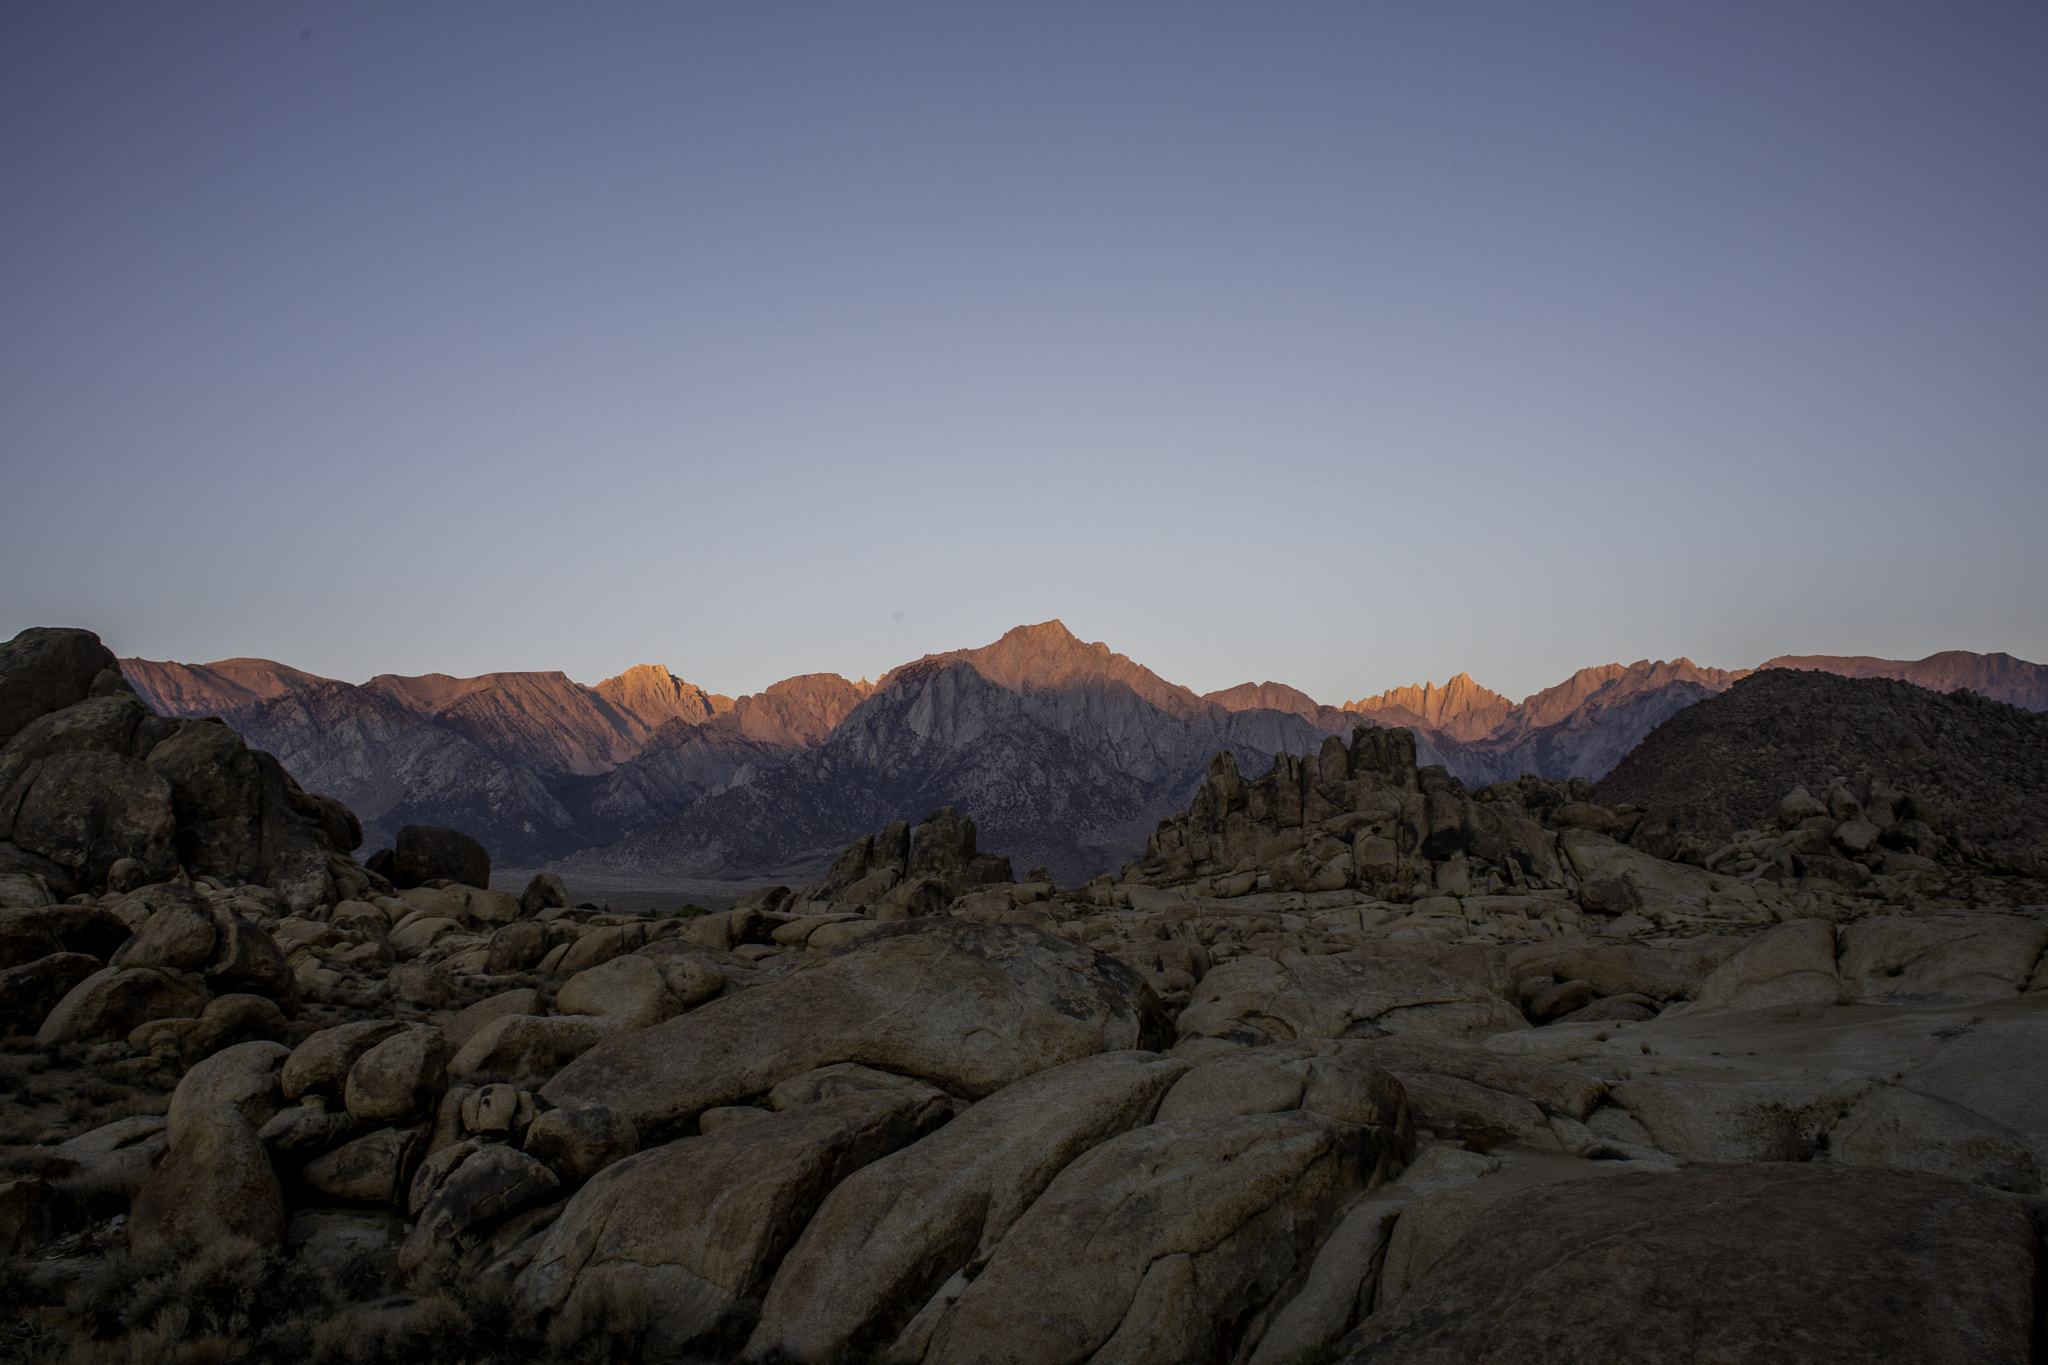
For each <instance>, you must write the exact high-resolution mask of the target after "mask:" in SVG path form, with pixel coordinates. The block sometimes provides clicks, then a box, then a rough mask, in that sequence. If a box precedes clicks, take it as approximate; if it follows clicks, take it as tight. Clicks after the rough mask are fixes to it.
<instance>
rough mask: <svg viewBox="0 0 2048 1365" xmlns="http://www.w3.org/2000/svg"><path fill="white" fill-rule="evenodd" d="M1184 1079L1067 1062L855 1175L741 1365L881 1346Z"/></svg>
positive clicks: (790, 1267)
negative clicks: (1089, 1154)
mask: <svg viewBox="0 0 2048 1365" xmlns="http://www.w3.org/2000/svg"><path fill="white" fill-rule="evenodd" d="M1188 1067H1189V1064H1188V1063H1187V1062H1184V1061H1180V1060H1177V1059H1174V1058H1162V1057H1160V1056H1159V1055H1158V1054H1156V1053H1151V1052H1131V1051H1125V1052H1108V1053H1103V1054H1101V1055H1099V1056H1095V1057H1084V1058H1082V1059H1081V1060H1080V1061H1077V1062H1068V1063H1066V1064H1064V1065H1062V1066H1056V1067H1053V1068H1051V1069H1050V1070H1047V1071H1041V1072H1039V1073H1038V1074H1037V1075H1035V1076H1030V1077H1027V1078H1025V1079H1024V1080H1021V1081H1018V1082H1017V1083H1016V1084H1015V1085H1011V1086H1008V1087H1006V1088H1004V1089H1002V1090H999V1091H997V1092H996V1093H995V1094H994V1095H992V1096H990V1097H989V1098H988V1099H985V1100H983V1101H982V1102H981V1103H980V1104H977V1105H975V1106H974V1107H973V1108H971V1109H969V1110H968V1111H967V1112H966V1113H965V1114H962V1115H961V1116H960V1117H959V1118H956V1119H954V1120H953V1121H952V1122H951V1123H949V1124H947V1125H946V1126H945V1127H944V1128H941V1129H940V1130H939V1131H938V1132H936V1133H934V1134H932V1135H931V1136H930V1137H928V1138H926V1139H924V1140H923V1141H922V1142H919V1143H917V1144H916V1145H914V1146H911V1147H907V1148H905V1149H903V1150H902V1151H900V1152H896V1153H894V1154H892V1155H890V1156H886V1157H883V1158H882V1159H881V1160H879V1161H877V1162H875V1163H874V1164H872V1165H870V1166H866V1167H863V1168H862V1169H861V1170H859V1171H857V1172H855V1173H854V1174H853V1175H852V1176H849V1177H848V1178H847V1179H846V1181H845V1182H844V1183H843V1184H841V1185H840V1186H839V1188H837V1189H835V1190H834V1191H833V1192H832V1194H831V1195H830V1197H828V1198H827V1199H826V1200H825V1202H824V1204H823V1206H822V1207H820V1208H819V1210H818V1214H817V1216H816V1217H815V1218H813V1219H812V1220H811V1222H810V1225H809V1226H808V1227H806V1228H805V1229H804V1233H803V1236H802V1237H801V1238H800V1239H799V1240H798V1242H797V1244H796V1246H795V1248H794V1249H793V1250H792V1251H791V1252H790V1253H789V1257H788V1259H787V1260H785V1261H784V1262H783V1265H782V1269H781V1270H780V1271H779V1272H778V1273H777V1274H776V1276H775V1282H774V1284H772V1285H771V1286H770V1287H769V1290H768V1296H767V1299H766V1300H765V1301H764V1302H763V1304H762V1307H761V1322H760V1325H759V1326H758V1327H757V1328H756V1329H755V1332H754V1335H753V1338H752V1340H750V1341H749V1342H748V1343H747V1351H746V1354H747V1356H748V1358H749V1359H789V1360H797V1361H806V1362H818V1363H819V1365H823V1363H824V1362H830V1361H835V1360H838V1359H840V1358H842V1357H843V1356H844V1355H845V1354H846V1353H847V1351H848V1350H849V1348H853V1349H856V1350H859V1349H866V1348H868V1347H870V1346H872V1345H877V1344H881V1343H883V1342H886V1341H887V1340H889V1339H891V1338H893V1337H894V1336H895V1335H896V1333H897V1332H898V1331H900V1330H901V1329H902V1327H903V1325H904V1324H905V1322H907V1321H908V1319H909V1318H910V1316H911V1314H913V1313H914V1312H916V1310H917V1309H918V1308H920V1307H922V1306H923V1304H924V1302H925V1300H927V1299H928V1298H930V1297H931V1294H932V1292H933V1291H934V1290H935V1289H937V1288H938V1287H939V1285H940V1284H941V1283H943V1282H944V1281H945V1280H946V1279H947V1278H948V1277H949V1276H951V1275H953V1274H954V1273H955V1272H956V1271H958V1270H959V1269H960V1268H961V1267H963V1266H965V1265H966V1264H967V1263H968V1262H969V1261H971V1260H972V1259H974V1257H975V1256H976V1255H978V1254H982V1253H985V1252H986V1251H987V1250H988V1249H989V1248H990V1247H992V1246H993V1245H995V1243H996V1242H997V1241H998V1240H999V1239H1000V1238H1001V1237H1002V1235H1003V1234H1004V1233H1005V1232H1007V1231H1008V1230H1009V1228H1010V1226H1011V1224H1013V1223H1014V1222H1016V1220H1017V1218H1018V1217H1019V1215H1021V1214H1022V1213H1023V1212H1024V1210H1025V1209H1026V1208H1028V1207H1030V1205H1031V1203H1032V1201H1033V1200H1035V1199H1036V1198H1037V1197H1038V1196H1039V1194H1040V1193H1042V1192H1043V1191H1044V1189H1045V1187H1046V1186H1047V1185H1048V1184H1050V1183H1051V1181H1052V1179H1053V1177H1054V1176H1056V1175H1058V1174H1059V1173H1060V1171H1061V1170H1063V1169H1065V1167H1066V1166H1067V1164H1068V1163H1069V1162H1071V1161H1072V1160H1073V1159H1074V1158H1075V1157H1077V1156H1079V1155H1080V1154H1081V1153H1082V1152H1085V1151H1087V1150H1088V1149H1089V1148H1091V1147H1093V1146H1095V1145H1096V1144H1097V1143H1100V1142H1102V1141H1104V1140H1106V1139H1108V1138H1111V1137H1114V1136H1116V1135H1117V1134H1119V1133H1123V1132H1126V1131H1128V1130H1129V1129H1131V1128H1133V1127H1135V1126H1137V1125H1139V1124H1143V1123H1147V1122H1150V1121H1151V1119H1152V1116H1153V1112H1154V1110H1156V1109H1157V1107H1158V1105H1159V1100H1160V1097H1161V1096H1162V1095H1164V1094H1165V1093H1166V1091H1167V1088H1168V1087H1169V1086H1171V1085H1173V1083H1174V1082H1175V1081H1176V1080H1178V1079H1179V1078H1180V1077H1181V1076H1182V1075H1183V1074H1184V1073H1185V1072H1186V1071H1187V1070H1188ZM786 1084H795V1082H787V1083H786ZM867 1093H871V1094H872V1093H875V1092H873V1091H869V1092H867ZM557 1112H561V1111H557Z"/></svg>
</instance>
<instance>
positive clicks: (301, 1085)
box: [280, 1019, 405, 1100]
mask: <svg viewBox="0 0 2048 1365" xmlns="http://www.w3.org/2000/svg"><path fill="white" fill-rule="evenodd" d="M404 1027H405V1025H404V1024H402V1023H400V1022H399V1021H398V1020H396V1019H359V1020H357V1021H356V1022H354V1023H352V1024H337V1025H336V1026H335V1027H333V1028H326V1029H321V1030H320V1031H319V1032H318V1033H316V1034H314V1035H313V1036H312V1037H310V1038H308V1039H306V1041H305V1042H303V1043H300V1044H299V1045H298V1046H297V1047H295V1048H293V1049H292V1055H291V1058H290V1059H289V1060H288V1061H286V1062H285V1064H284V1074H283V1076H282V1077H281V1078H280V1079H281V1083H282V1085H283V1087H284V1094H285V1098H286V1099H293V1100H296V1099H298V1098H300V1097H301V1096H304V1095H306V1094H309V1093H311V1092H313V1091H322V1092H325V1093H327V1094H331V1095H334V1096H336V1097H337V1098H339V1097H340V1095H341V1092H342V1087H343V1085H344V1083H345V1082H346V1081H347V1080H348V1073H349V1069H350V1068H351V1067H353V1066H354V1065H355V1064H356V1061H357V1059H358V1058H360V1057H361V1056H362V1055H363V1054H364V1053H365V1052H368V1051H369V1050H370V1049H371V1048H373V1047H375V1046H377V1044H379V1043H381V1042H383V1041H384V1040H385V1039H387V1038H389V1037H390V1036H391V1035H392V1034H394V1033H397V1032H398V1031H399V1030H400V1029H402V1028H404Z"/></svg>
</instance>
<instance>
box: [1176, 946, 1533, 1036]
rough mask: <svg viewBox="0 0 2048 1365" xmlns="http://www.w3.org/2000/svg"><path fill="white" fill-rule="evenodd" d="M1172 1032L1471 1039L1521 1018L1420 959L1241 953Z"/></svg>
mask: <svg viewBox="0 0 2048 1365" xmlns="http://www.w3.org/2000/svg"><path fill="white" fill-rule="evenodd" d="M1179 1026H1180V1032H1181V1035H1182V1036H1183V1037H1210V1038H1228V1039H1231V1040H1233V1041H1237V1042H1244V1043H1253V1044H1257V1043H1268V1042H1283V1041H1289V1040H1292V1039H1297V1038H1372V1037H1378V1036H1380V1035H1382V1034H1423V1035H1434V1036H1438V1037H1450V1038H1479V1037H1484V1036H1486V1035H1488V1034H1492V1033H1501V1032H1505V1031H1507V1030H1510V1029H1525V1028H1527V1027H1529V1021H1528V1020H1526V1019H1524V1018H1523V1017H1522V1015H1521V1012H1520V1011H1519V1010H1517V1009H1515V1008H1514V1007H1513V1006H1511V1005H1509V1004H1508V1003H1507V1002H1506V1001H1505V1000H1503V999H1501V998H1500V997H1499V996H1496V995H1494V994H1492V993H1490V992H1488V991H1486V990H1485V989H1483V988H1482V987H1480V986H1478V985H1476V984H1475V983H1473V982H1472V981H1470V980H1469V979H1467V978H1465V977H1461V976H1456V975H1453V974H1452V973H1450V972H1446V971H1439V970H1438V969H1437V968H1435V967H1429V966H1425V965H1424V964H1422V963H1420V962H1408V961H1405V960H1403V959H1401V958H1390V957H1368V956H1365V955H1363V954H1359V953H1330V954H1318V955H1315V956H1310V955H1308V954H1305V953H1299V952H1294V951H1288V952H1284V953H1282V954H1281V955H1280V957H1279V959H1278V960H1275V959H1273V958H1269V957H1265V956H1257V957H1241V958H1238V959H1237V960H1236V961H1234V962H1226V963H1224V964H1223V965H1222V966H1220V967H1214V968H1211V969H1210V971H1209V974H1208V975H1207V976H1204V977H1203V978H1202V980H1201V982H1200V983H1199V984H1198V985H1197V986H1196V987H1195V989H1194V991H1193V992H1192V993H1191V994H1190V996H1189V999H1188V1005H1187V1008H1186V1009H1185V1010H1183V1011H1182V1012H1181V1016H1180V1025H1179Z"/></svg>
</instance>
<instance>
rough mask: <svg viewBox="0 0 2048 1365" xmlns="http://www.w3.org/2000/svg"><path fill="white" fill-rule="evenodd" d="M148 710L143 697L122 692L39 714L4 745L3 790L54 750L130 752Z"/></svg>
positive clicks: (0, 779)
mask: <svg viewBox="0 0 2048 1365" xmlns="http://www.w3.org/2000/svg"><path fill="white" fill-rule="evenodd" d="M148 714H149V708H148V707H147V706H145V705H144V704H143V702H142V699H141V698H140V697H137V696H135V695H134V694H133V693H121V694H119V695H116V696H109V697H88V698H86V699H85V700H84V701H82V702H79V703H78V704H77V705H75V706H67V707H65V708H64V709H62V710H61V711H52V712H50V713H49V714H47V715H44V716H39V717H37V718H36V719H35V720H32V721H30V722H29V723H28V724H27V725H25V726H23V727H22V728H21V729H20V730H19V731H17V732H16V733H15V735H14V738H12V739H10V740H7V741H6V742H5V744H4V746H0V791H4V790H6V789H7V787H8V786H10V785H11V784H12V783H13V782H14V780H15V779H16V778H17V777H19V776H21V774H22V773H23V772H24V771H26V770H27V768H28V766H29V765H30V764H31V763H34V762H35V761H36V760H37V759H42V758H48V757H50V756H51V755H52V754H61V753H75V752H77V751H80V750H86V749H90V750H95V751H97V752H100V753H109V754H120V755H123V756H126V755H127V754H128V752H129V748H130V742H131V740H132V739H133V737H134V734H135V726H136V723H137V722H138V721H140V720H141V719H142V718H143V717H144V716H146V715H148Z"/></svg>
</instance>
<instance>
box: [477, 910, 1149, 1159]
mask: <svg viewBox="0 0 2048 1365" xmlns="http://www.w3.org/2000/svg"><path fill="white" fill-rule="evenodd" d="M1163 1031H1164V1030H1163V1023H1162V1021H1161V1020H1160V1017H1159V1014H1158V1004H1157V1000H1156V998H1155V997H1154V996H1153V995H1152V993H1151V991H1150V990H1149V989H1148V988H1146V987H1145V985H1144V984H1143V982H1141V981H1140V980H1139V979H1138V977H1137V975H1136V973H1134V972H1132V971H1131V969H1130V968H1128V967H1126V966H1124V965H1123V964H1122V963H1120V962H1116V961H1114V960H1113V959H1111V958H1107V957H1104V956H1102V955H1100V954H1097V953H1094V952H1092V951H1090V950H1089V949H1086V948H1083V947H1081V946H1079V945H1078V944H1075V943H1072V942H1069V941H1068V940H1065V939H1062V938H1058V937H1056V936H1054V935H1051V934H1047V933H1044V932H1042V931H1040V930H1037V929H1031V928H1026V927H1022V926H1016V925H991V924H969V923H964V922H952V923H920V924H907V925H903V926H892V927H890V928H889V929H887V930H886V931H883V932H878V933H877V934H875V935H873V936H871V937H869V938H867V939H863V940H861V941H860V942H859V943H857V944H855V945H853V946H851V947H849V948H845V949H841V950H838V951H837V952H835V953H834V954H832V955H831V956H829V957H828V958H827V959H826V960H825V961H824V962H822V963H820V964H819V965H817V966H815V967H812V968H810V969H808V970H806V971H803V972H800V973H797V974H795V975H793V976H790V977H787V978H784V979H783V980H781V981H777V982H774V983H772V984H769V985H765V986H760V987H757V988H755V989H753V990H749V991H744V992H741V993H739V994H737V995H729V996H725V997H723V998H721V999H718V1000H714V1001H711V1002H710V1003H708V1004H705V1005H702V1006H700V1007H699V1008H697V1009H695V1010H692V1011H691V1012H690V1013H688V1014H685V1015H682V1016H680V1017H678V1018H675V1019H671V1020H669V1021H668V1022H667V1023H665V1024H661V1025H658V1026H656V1027H654V1028H651V1029H640V1030H636V1031H633V1032H629V1033H622V1034H619V1035H617V1036H616V1037H613V1038H610V1039H608V1040H606V1041H605V1042H603V1043H601V1044H599V1045H598V1046H597V1047H595V1048H593V1049H592V1050H591V1051H590V1052H589V1053H587V1054H586V1055H584V1056H583V1057H581V1058H579V1059H578V1060H577V1061H575V1062H574V1063H572V1064H571V1065H570V1066H569V1067H568V1068H566V1069H565V1070H564V1071H563V1072H562V1073H561V1074H560V1075H558V1076H556V1077H555V1078H554V1079H553V1080H552V1081H550V1082H549V1083H548V1084H547V1085H546V1086H545V1087H543V1088H542V1091H541V1094H542V1096H543V1097H544V1098H546V1099H547V1100H549V1101H550V1102H551V1103H554V1104H557V1105H564V1106H566V1105H571V1104H577V1103H581V1102H583V1101H586V1100H593V1099H594V1100H602V1101H603V1102H604V1103H606V1104H609V1105H611V1106H612V1108H614V1109H616V1110H618V1111H619V1112H620V1113H621V1114H622V1115H624V1116H625V1117H626V1118H628V1119H630V1120H632V1122H633V1124H634V1127H635V1128H636V1129H638V1130H639V1131H640V1132H641V1134H642V1136H643V1138H644V1137H645V1136H646V1135H648V1134H650V1133H652V1134H657V1135H658V1134H662V1133H672V1132H678V1131H685V1130H687V1127H688V1125H689V1124H690V1123H692V1122H693V1121H694V1120H695V1118H696V1116H697V1115H698V1114H700V1113H702V1112H703V1111H704V1110H706V1109H710V1108H713V1107H715V1106H718V1105H722V1104H730V1103H733V1102H735V1101H738V1100H741V1099H745V1098H747V1097H749V1096H752V1095H758V1094H761V1093H763V1092H765V1091H767V1090H769V1089H770V1088H772V1087H773V1086H775V1085H776V1084H777V1083H779V1082H781V1081H784V1080H787V1079H788V1078H790V1077H791V1076H795V1075H799V1074H801V1073H803V1072H806V1071H811V1070H814V1069H816V1068H818V1067H821V1066H828V1065H830V1064H832V1063H834V1062H860V1063H862V1064H863V1065H867V1066H873V1067H877V1068H880V1069H882V1070H887V1071H898V1072H904V1073H907V1074H911V1075H916V1076H921V1077H924V1078H925V1079H927V1080H929V1081H931V1082H932V1083H933V1084H936V1085H939V1086H941V1087H942V1088H944V1089H945V1090H946V1091H947V1092H948V1093H950V1094H957V1095H965V1096H969V1097H978V1096H982V1095H988V1094H991V1093H993V1092H995V1091H996V1090H999V1089H1001V1088H1002V1087H1003V1086H1005V1085H1007V1084H1009V1083H1010V1082H1012V1081H1015V1080H1018V1079H1021V1078H1022V1077H1024V1076H1027V1075H1029V1074H1031V1073H1032V1072H1034V1071H1038V1070H1041V1069H1043V1068H1044V1067H1047V1066H1052V1065H1056V1064H1057V1063H1059V1062H1063V1061H1071V1060H1074V1059H1075V1058H1078V1057H1082V1056H1087V1055H1089V1054H1092V1053H1095V1052H1100V1051H1104V1050H1106V1049H1112V1048H1125V1047H1133V1046H1139V1045H1142V1044H1144V1043H1147V1042H1155V1043H1156V1040H1158V1039H1159V1038H1160V1037H1161V1035H1162V1034H1163ZM474 1045H475V1042H474V1040H472V1044H471V1046H472V1047H473V1046H474ZM465 1051H466V1049H465Z"/></svg>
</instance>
